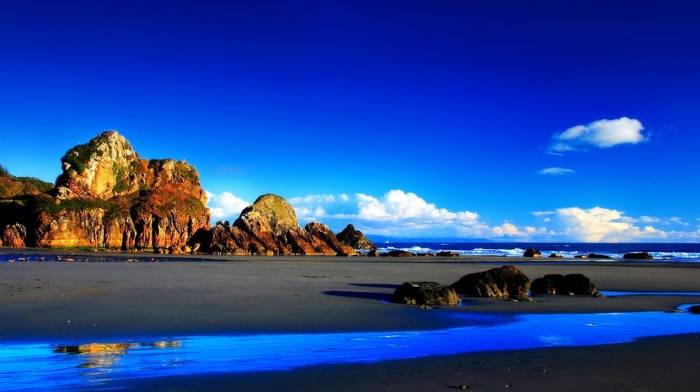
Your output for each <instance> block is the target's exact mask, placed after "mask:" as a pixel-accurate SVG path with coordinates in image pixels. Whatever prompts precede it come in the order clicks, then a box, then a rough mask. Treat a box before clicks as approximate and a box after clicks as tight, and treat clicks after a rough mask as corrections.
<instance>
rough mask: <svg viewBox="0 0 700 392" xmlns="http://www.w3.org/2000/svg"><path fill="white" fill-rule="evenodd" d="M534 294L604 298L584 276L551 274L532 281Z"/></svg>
mask: <svg viewBox="0 0 700 392" xmlns="http://www.w3.org/2000/svg"><path fill="white" fill-rule="evenodd" d="M530 292H531V293H532V294H560V295H593V296H602V295H601V294H600V293H599V291H598V289H596V287H595V285H594V284H593V282H591V280H590V279H589V278H588V277H586V276H585V275H583V274H569V275H565V276H564V275H559V274H549V275H545V276H543V277H541V278H537V279H535V280H533V281H532V284H531V285H530Z"/></svg>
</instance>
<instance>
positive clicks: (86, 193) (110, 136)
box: [0, 131, 209, 252]
mask: <svg viewBox="0 0 700 392" xmlns="http://www.w3.org/2000/svg"><path fill="white" fill-rule="evenodd" d="M61 161H62V163H63V173H62V174H61V175H60V176H59V177H58V179H57V181H56V184H57V186H56V188H55V189H54V190H52V191H50V192H48V194H40V195H37V196H34V197H31V198H25V199H23V200H21V201H14V205H12V206H10V207H7V208H6V209H8V210H10V212H13V214H3V217H2V218H1V219H4V220H5V222H3V221H0V224H1V225H2V226H0V227H3V226H4V225H7V224H10V225H12V224H22V225H23V226H24V227H26V229H27V234H26V236H25V238H24V242H25V245H27V246H39V247H88V248H108V249H122V250H148V251H151V250H157V251H160V252H163V251H164V250H168V251H172V252H179V251H184V250H187V249H186V244H187V242H188V241H189V240H190V238H191V236H192V235H193V234H194V233H195V232H196V231H197V230H199V229H201V228H205V227H208V226H209V210H208V208H207V207H206V196H205V193H204V190H203V189H202V187H201V185H200V183H199V175H198V174H197V171H196V169H195V168H194V167H192V166H191V165H189V164H188V163H186V162H177V161H174V160H172V159H162V160H161V159H155V160H150V161H147V160H145V159H140V158H139V156H138V154H136V153H135V152H134V151H133V149H132V148H131V145H130V144H129V142H128V141H126V139H125V138H124V137H123V136H121V135H119V134H118V133H117V132H116V131H109V132H104V133H102V134H100V135H98V136H97V137H95V138H93V139H92V140H90V142H88V143H87V144H83V145H78V146H76V147H74V148H72V149H70V150H69V151H68V152H67V153H66V155H65V156H64V157H63V158H62V159H61ZM9 215H13V217H12V218H8V216H9ZM7 220H10V221H12V222H10V221H7Z"/></svg>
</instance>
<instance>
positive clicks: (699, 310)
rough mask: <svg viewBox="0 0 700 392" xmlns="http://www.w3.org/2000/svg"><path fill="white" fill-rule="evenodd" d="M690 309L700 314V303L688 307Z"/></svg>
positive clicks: (691, 311)
mask: <svg viewBox="0 0 700 392" xmlns="http://www.w3.org/2000/svg"><path fill="white" fill-rule="evenodd" d="M688 311H689V312H690V313H693V314H700V305H693V306H691V307H689V308H688Z"/></svg>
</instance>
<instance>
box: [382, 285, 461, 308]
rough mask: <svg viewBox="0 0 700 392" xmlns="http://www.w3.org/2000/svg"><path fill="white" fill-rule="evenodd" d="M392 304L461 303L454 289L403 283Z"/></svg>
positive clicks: (395, 292)
mask: <svg viewBox="0 0 700 392" xmlns="http://www.w3.org/2000/svg"><path fill="white" fill-rule="evenodd" d="M392 299H393V301H394V302H399V303H404V304H408V305H427V306H455V305H457V304H459V303H460V302H462V300H461V299H459V297H458V296H457V293H456V292H455V290H454V288H452V287H450V286H445V285H441V284H439V283H435V282H405V283H404V284H402V285H401V286H399V287H398V288H397V289H396V291H394V295H393V297H392Z"/></svg>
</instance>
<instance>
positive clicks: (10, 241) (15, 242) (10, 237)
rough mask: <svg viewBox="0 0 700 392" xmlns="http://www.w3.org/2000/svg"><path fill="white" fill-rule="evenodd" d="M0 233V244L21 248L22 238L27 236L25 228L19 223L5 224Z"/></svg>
mask: <svg viewBox="0 0 700 392" xmlns="http://www.w3.org/2000/svg"><path fill="white" fill-rule="evenodd" d="M0 234H1V236H0V245H2V246H11V247H15V248H23V247H24V239H25V238H26V237H27V228H26V227H24V225H22V224H19V223H15V224H13V225H5V227H4V228H3V230H2V233H0Z"/></svg>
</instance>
